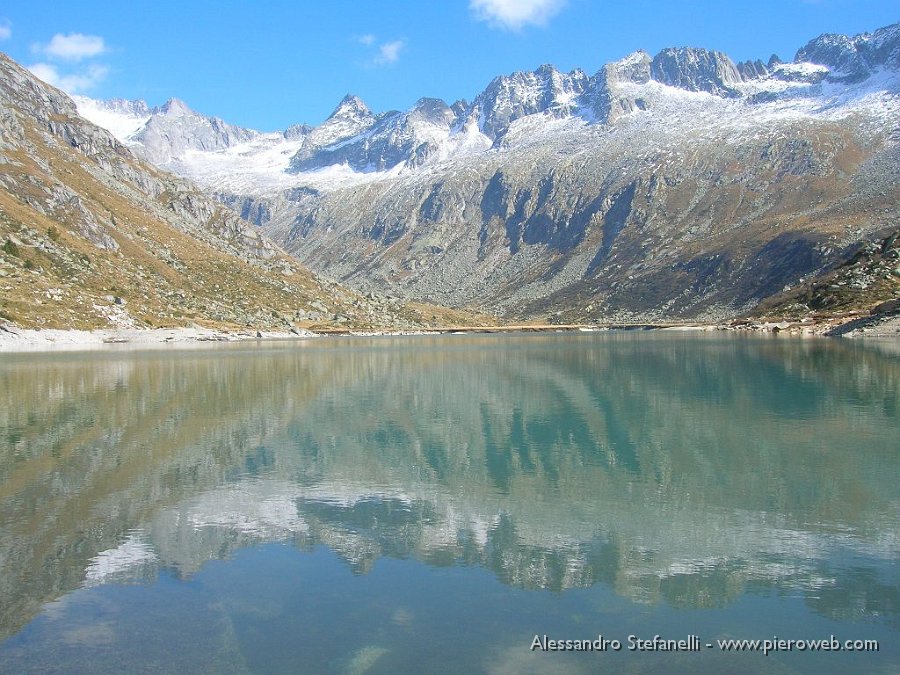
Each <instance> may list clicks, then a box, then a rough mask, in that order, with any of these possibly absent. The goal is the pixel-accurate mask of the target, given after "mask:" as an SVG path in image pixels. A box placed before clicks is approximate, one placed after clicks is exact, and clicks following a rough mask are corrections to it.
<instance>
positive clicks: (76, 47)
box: [33, 33, 106, 61]
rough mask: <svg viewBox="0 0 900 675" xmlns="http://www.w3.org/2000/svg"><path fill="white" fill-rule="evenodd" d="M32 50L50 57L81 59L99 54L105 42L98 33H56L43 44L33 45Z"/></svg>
mask: <svg viewBox="0 0 900 675" xmlns="http://www.w3.org/2000/svg"><path fill="white" fill-rule="evenodd" d="M33 50H34V51H35V52H37V53H40V54H44V55H45V56H47V57H48V58H51V59H61V60H63V61H81V60H82V59H87V58H92V57H94V56H99V55H100V54H103V53H104V52H105V51H106V43H105V42H104V41H103V38H102V37H100V36H98V35H83V34H82V33H69V34H68V35H63V34H62V33H57V34H56V35H54V36H53V37H52V38H50V42H48V43H47V44H45V45H35V46H34V47H33Z"/></svg>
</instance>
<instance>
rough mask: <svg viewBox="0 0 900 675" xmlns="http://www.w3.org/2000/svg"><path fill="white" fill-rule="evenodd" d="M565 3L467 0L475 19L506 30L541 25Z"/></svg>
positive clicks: (531, 0) (550, 0)
mask: <svg viewBox="0 0 900 675" xmlns="http://www.w3.org/2000/svg"><path fill="white" fill-rule="evenodd" d="M565 4H566V0H469V8H470V9H471V10H472V12H473V13H474V14H475V18H476V19H478V20H479V21H486V22H488V23H489V24H492V25H494V26H498V27H500V28H506V29H507V30H521V29H522V27H523V26H525V25H526V24H532V25H535V26H543V25H544V24H546V23H547V21H548V20H549V19H550V18H551V17H552V16H554V15H555V14H556V13H557V12H559V10H561V9H562V8H563V6H564V5H565Z"/></svg>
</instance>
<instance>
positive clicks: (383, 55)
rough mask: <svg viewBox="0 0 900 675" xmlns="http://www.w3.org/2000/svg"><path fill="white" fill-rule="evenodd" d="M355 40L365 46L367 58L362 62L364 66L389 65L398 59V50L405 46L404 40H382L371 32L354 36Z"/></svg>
mask: <svg viewBox="0 0 900 675" xmlns="http://www.w3.org/2000/svg"><path fill="white" fill-rule="evenodd" d="M354 39H355V40H356V42H358V43H359V44H361V45H362V46H363V47H365V48H366V52H367V53H368V57H367V59H366V60H365V61H364V62H362V64H361V65H362V66H363V67H365V68H376V67H378V66H389V65H391V64H392V63H397V61H399V60H400V52H402V51H403V48H404V47H406V40H391V41H389V42H382V41H380V40H379V39H378V38H377V37H376V36H374V35H372V34H371V33H367V34H366V35H360V36H359V37H357V38H354Z"/></svg>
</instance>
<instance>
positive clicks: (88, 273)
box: [0, 55, 462, 329]
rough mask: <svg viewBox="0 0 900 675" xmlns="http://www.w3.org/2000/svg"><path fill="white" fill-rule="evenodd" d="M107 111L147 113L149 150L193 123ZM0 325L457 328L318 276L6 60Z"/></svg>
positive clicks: (0, 130) (164, 114)
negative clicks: (171, 128) (167, 127)
mask: <svg viewBox="0 0 900 675" xmlns="http://www.w3.org/2000/svg"><path fill="white" fill-rule="evenodd" d="M115 106H118V119H119V121H122V118H123V117H139V116H141V115H150V117H149V121H148V123H147V124H146V125H145V126H144V128H143V135H142V136H141V137H142V138H143V139H145V140H148V139H151V138H158V137H159V136H158V135H157V136H153V132H154V130H157V131H158V130H159V129H160V128H161V127H162V126H163V125H164V124H166V123H167V121H168V122H171V123H173V124H181V125H185V123H186V122H188V121H189V119H188V118H189V116H188V115H186V114H185V113H184V110H183V109H182V108H181V106H180V105H179V104H177V103H175V102H170V103H169V104H167V106H164V108H162V109H159V110H157V111H155V112H154V111H150V110H149V109H147V108H146V106H144V107H143V108H142V107H141V106H140V105H138V104H133V103H128V102H117V103H116V104H115ZM111 107H112V106H111ZM108 112H112V113H116V111H115V110H108ZM183 128H185V129H187V130H188V131H187V133H189V135H191V137H192V138H194V139H195V142H203V143H206V144H207V147H208V148H217V147H220V145H222V144H227V143H231V142H233V141H234V140H235V139H244V138H247V137H252V136H253V134H252V133H250V132H248V133H244V132H241V131H240V130H235V129H234V128H231V127H229V126H228V125H224V124H220V125H218V126H216V125H204V124H186V125H185V126H184V127H183ZM203 129H205V130H207V131H209V134H208V136H207V137H205V139H201V138H200V136H201V134H200V132H199V131H198V130H203ZM170 138H174V136H171V137H170ZM145 147H146V146H145ZM176 147H181V146H176V145H173V146H172V149H173V151H174V149H175V148H176ZM439 314H440V313H439ZM432 315H434V316H432ZM0 319H3V320H6V321H12V322H15V323H17V324H18V325H19V326H22V327H38V328H41V327H43V328H96V327H107V326H119V327H148V326H183V325H190V324H193V323H200V324H205V325H211V326H221V327H228V326H234V327H246V326H252V327H254V328H281V329H287V328H289V327H294V326H298V327H308V326H311V325H336V324H342V325H348V326H350V325H356V326H366V327H370V326H371V327H417V326H422V325H427V324H430V323H431V322H432V321H441V322H444V321H445V320H446V321H447V322H451V323H453V322H456V321H459V320H462V319H461V318H460V317H454V316H446V315H445V314H440V316H439V315H438V314H435V312H433V311H432V310H431V308H428V307H412V306H407V305H406V304H404V303H400V302H397V301H396V300H388V299H382V298H376V297H374V296H372V297H363V296H361V295H359V294H357V293H354V292H352V291H348V290H346V289H343V288H341V287H339V286H337V285H336V284H334V283H333V282H330V281H326V280H324V279H320V278H318V277H316V276H315V275H313V274H312V273H310V272H309V271H307V270H306V269H304V268H302V267H301V266H300V265H299V264H298V263H297V261H296V260H294V259H293V258H290V257H289V256H287V255H286V254H285V253H284V251H282V250H281V249H280V248H279V247H278V246H276V245H274V244H272V243H271V242H270V241H269V240H268V239H267V238H265V237H264V236H262V235H261V234H260V233H259V232H258V231H257V229H256V228H254V227H253V226H251V225H250V224H248V223H247V222H246V221H245V220H242V219H241V218H239V217H238V216H237V215H236V214H234V213H233V212H232V211H230V210H228V209H226V208H224V207H223V206H222V205H221V204H219V203H217V202H216V201H214V200H213V199H211V198H210V197H208V196H207V195H204V194H203V193H201V192H200V191H199V190H198V189H197V188H196V187H195V186H194V185H193V184H191V183H189V182H188V181H185V180H183V179H181V178H177V177H175V176H173V175H171V174H169V173H164V172H161V171H159V170H157V169H155V168H154V167H152V166H150V165H149V164H147V163H145V162H143V161H140V160H138V159H137V158H135V157H134V155H133V154H132V153H131V151H130V150H128V148H126V147H125V146H124V145H122V144H121V143H120V142H119V141H117V140H116V139H115V138H114V137H113V136H112V135H111V134H110V133H108V132H107V131H105V130H104V129H101V128H99V127H97V126H95V125H94V124H91V123H89V122H87V121H86V120H84V119H83V118H81V117H79V115H78V114H77V111H76V107H75V104H74V103H73V102H72V100H71V99H69V98H68V97H67V96H66V95H65V94H63V93H62V92H60V91H58V90H56V89H54V88H53V87H50V86H48V85H46V84H44V83H42V82H40V81H39V80H37V79H36V78H34V77H33V76H32V75H31V74H30V73H28V72H27V71H26V70H24V69H22V68H20V67H19V66H17V65H16V64H15V63H13V62H12V61H10V60H9V59H8V58H6V57H5V56H3V55H0Z"/></svg>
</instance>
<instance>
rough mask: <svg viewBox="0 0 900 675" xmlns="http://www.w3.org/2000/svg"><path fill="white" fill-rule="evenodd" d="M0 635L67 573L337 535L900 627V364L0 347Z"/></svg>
mask: <svg viewBox="0 0 900 675" xmlns="http://www.w3.org/2000/svg"><path fill="white" fill-rule="evenodd" d="M0 439H2V440H0V612H2V615H0V632H2V634H3V635H4V636H9V635H11V634H13V633H15V632H16V631H18V630H19V629H20V628H21V627H22V626H23V625H24V624H25V623H27V622H28V621H30V620H31V618H33V617H34V616H35V615H36V614H37V613H38V612H39V611H40V609H41V607H42V605H43V604H44V603H46V602H48V601H52V600H54V599H56V598H59V597H61V596H62V595H64V594H66V593H67V592H69V591H72V590H74V589H77V588H80V587H85V586H94V585H97V584H103V583H108V582H132V581H139V580H150V579H153V578H155V577H156V575H158V574H159V572H160V571H161V570H167V571H169V572H172V573H174V574H175V575H176V576H177V577H181V578H188V577H190V576H191V575H194V574H195V573H197V572H198V570H200V569H201V567H202V566H203V565H204V563H206V562H207V561H210V560H214V559H223V558H228V557H230V556H232V554H234V553H235V552H236V551H238V550H239V549H242V548H244V547H248V546H253V545H256V544H260V543H265V542H286V543H290V544H291V545H293V546H295V547H297V548H298V549H300V550H302V551H311V550H312V549H313V548H315V547H316V546H319V545H324V546H327V547H328V548H329V549H330V550H332V551H334V552H335V553H336V554H337V555H338V556H339V557H340V558H341V559H343V560H344V561H346V564H347V565H349V566H350V567H351V568H352V570H353V571H354V572H356V573H359V574H366V573H367V572H369V571H370V570H371V569H372V566H373V564H374V563H375V562H376V561H378V560H379V559H380V558H383V557H386V556H387V557H392V558H412V559H415V560H417V561H420V562H422V563H426V564H428V565H430V566H454V565H456V566H460V565H462V566H477V567H482V568H485V569H488V570H490V571H491V572H492V573H493V574H494V575H495V576H496V577H497V578H498V579H499V580H501V581H502V582H503V583H505V584H509V585H512V586H516V587H521V588H525V589H551V590H554V591H562V590H563V589H570V588H577V587H583V588H586V587H590V586H593V585H596V584H605V585H608V586H609V587H610V588H612V589H613V590H614V591H615V592H616V593H617V594H619V595H620V596H623V597H625V598H628V599H630V600H633V601H635V602H638V603H646V604H648V605H651V606H657V605H661V604H662V605H667V606H672V607H685V608H707V607H723V606H727V605H728V604H729V603H732V602H734V601H735V599H736V598H738V597H740V596H741V595H743V594H748V593H749V594H753V593H766V594H768V593H771V592H773V591H774V592H776V593H779V594H782V593H783V594H790V595H794V596H801V597H804V598H805V602H806V603H807V605H808V606H809V607H810V608H811V610H812V611H814V612H815V613H817V614H820V615H822V616H826V617H832V618H836V619H841V618H854V617H855V618H858V617H880V618H879V619H878V620H879V621H887V622H888V623H889V624H891V625H893V626H895V627H896V626H897V619H898V589H900V573H898V566H897V565H896V561H897V559H898V552H900V538H898V530H900V528H898V524H900V487H898V484H900V481H898V470H897V467H898V453H900V362H898V359H897V357H896V356H895V355H891V354H889V353H883V352H881V351H879V350H878V349H875V348H871V347H868V346H864V345H858V344H845V343H841V342H837V341H824V340H802V341H798V340H784V339H755V338H733V337H724V338H723V337H706V336H690V337H684V336H679V335H664V334H653V335H632V334H625V335H616V334H609V335H586V336H559V335H553V336H518V337H505V336H489V337H466V338H457V337H436V338H417V339H414V340H410V339H386V338H385V339H373V340H363V339H353V340H329V341H327V342H326V341H311V342H306V343H293V344H286V345H277V344H275V345H271V346H262V347H259V348H255V349H254V348H248V347H245V346H239V347H236V348H235V347H225V348H217V349H211V350H202V351H181V352H174V353H159V352H157V353H143V354H141V353H129V352H114V353H110V354H104V355H96V354H94V355H71V354H70V355H43V356H33V355H30V356H21V357H4V359H3V361H2V362H0Z"/></svg>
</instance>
